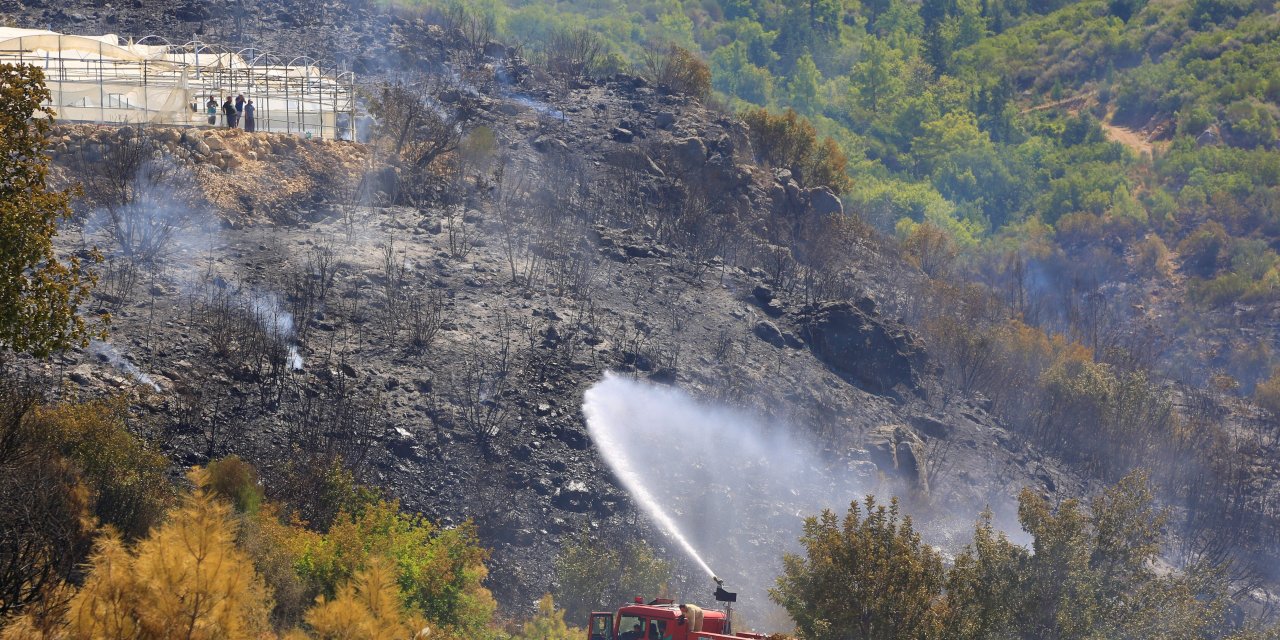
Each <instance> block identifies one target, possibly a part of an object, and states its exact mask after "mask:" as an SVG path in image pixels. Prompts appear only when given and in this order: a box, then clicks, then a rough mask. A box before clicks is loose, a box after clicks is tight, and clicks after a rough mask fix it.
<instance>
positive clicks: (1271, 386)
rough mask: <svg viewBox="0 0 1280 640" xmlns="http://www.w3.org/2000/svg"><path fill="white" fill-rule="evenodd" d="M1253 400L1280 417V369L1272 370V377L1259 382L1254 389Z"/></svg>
mask: <svg viewBox="0 0 1280 640" xmlns="http://www.w3.org/2000/svg"><path fill="white" fill-rule="evenodd" d="M1253 401H1254V402H1256V403H1258V406H1260V407H1262V408H1263V409H1266V410H1267V411H1270V412H1271V415H1272V416H1276V417H1280V369H1276V370H1274V371H1272V372H1271V377H1270V378H1267V379H1266V380H1263V381H1262V382H1259V383H1258V386H1256V387H1254V389H1253Z"/></svg>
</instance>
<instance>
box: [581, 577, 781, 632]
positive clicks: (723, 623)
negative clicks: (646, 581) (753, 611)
mask: <svg viewBox="0 0 1280 640" xmlns="http://www.w3.org/2000/svg"><path fill="white" fill-rule="evenodd" d="M716 600H718V601H720V602H725V603H732V602H734V601H736V600H737V594H735V593H731V592H728V591H725V590H724V588H723V587H717V588H716ZM693 611H696V612H697V613H693ZM698 614H701V615H698ZM699 619H700V620H699ZM731 625H732V622H731V620H730V617H729V614H728V613H727V612H726V611H716V610H714V609H698V608H696V607H695V608H693V609H692V610H690V609H688V608H686V605H678V604H676V603H675V602H674V601H673V600H670V599H667V598H658V599H656V600H653V601H651V602H649V603H648V604H645V602H644V599H643V598H636V601H635V604H630V605H627V606H624V607H622V608H620V609H618V610H617V612H610V611H596V612H592V614H591V620H590V623H589V624H588V625H587V634H588V635H587V638H588V640H742V639H743V638H752V639H756V640H763V639H764V637H765V636H763V635H761V634H758V633H737V634H734V633H733V629H732V626H731ZM694 627H698V628H696V629H695V628H694Z"/></svg>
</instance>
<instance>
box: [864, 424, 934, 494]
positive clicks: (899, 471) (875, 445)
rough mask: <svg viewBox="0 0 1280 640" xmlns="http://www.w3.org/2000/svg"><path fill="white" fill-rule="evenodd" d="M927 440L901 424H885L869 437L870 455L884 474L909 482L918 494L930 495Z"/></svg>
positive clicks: (874, 430)
mask: <svg viewBox="0 0 1280 640" xmlns="http://www.w3.org/2000/svg"><path fill="white" fill-rule="evenodd" d="M923 450H924V441H922V440H921V439H920V436H917V435H916V434H915V432H913V431H912V430H911V429H908V428H907V427H904V426H901V425H884V426H881V427H877V428H876V429H873V430H872V431H871V432H870V433H868V434H867V452H868V453H870V454H871V461H872V462H874V463H875V465H876V466H877V467H879V468H880V471H882V472H883V473H885V474H887V475H891V476H897V477H899V478H902V479H903V480H906V481H908V482H909V483H911V485H912V486H914V487H915V488H916V489H917V490H918V491H921V492H923V493H928V491H929V481H928V473H927V472H926V470H925V466H924V464H925V461H924V457H923V455H922V452H923Z"/></svg>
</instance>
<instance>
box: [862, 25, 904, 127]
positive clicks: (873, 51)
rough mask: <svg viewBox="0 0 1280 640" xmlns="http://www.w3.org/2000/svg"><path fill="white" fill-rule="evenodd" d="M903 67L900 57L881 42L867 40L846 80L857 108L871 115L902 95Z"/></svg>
mask: <svg viewBox="0 0 1280 640" xmlns="http://www.w3.org/2000/svg"><path fill="white" fill-rule="evenodd" d="M905 73H906V64H905V62H904V61H903V58H902V53H901V52H900V51H898V50H896V49H894V48H892V47H890V46H889V45H888V44H887V43H885V42H884V41H883V40H881V39H879V38H875V37H871V38H867V39H866V40H865V41H864V43H863V45H862V59H861V60H859V61H858V62H857V64H855V65H853V71H852V72H851V73H850V74H849V80H850V81H851V82H852V84H853V88H854V90H855V91H856V92H857V94H858V99H859V106H861V107H862V108H863V109H866V110H867V111H870V112H871V113H873V114H877V113H879V112H880V110H881V109H882V108H884V106H885V105H886V104H888V103H891V102H893V101H894V100H895V99H896V98H897V97H898V96H900V95H901V94H902V91H903V89H904V88H905V87H906V78H904V77H903V76H904V75H905Z"/></svg>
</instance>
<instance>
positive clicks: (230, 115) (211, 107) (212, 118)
mask: <svg viewBox="0 0 1280 640" xmlns="http://www.w3.org/2000/svg"><path fill="white" fill-rule="evenodd" d="M204 107H205V110H206V111H207V112H208V114H209V124H217V123H218V98H217V97H215V96H209V101H208V102H205V103H204ZM257 109H258V108H257V107H255V106H253V100H245V99H244V94H243V93H242V94H240V95H238V96H236V99H235V102H232V101H231V96H227V99H226V100H225V101H224V102H223V103H222V124H223V126H225V127H228V128H230V129H235V128H236V127H239V126H241V125H242V124H243V127H244V130H245V131H254V130H255V123H254V115H255V113H256V112H257Z"/></svg>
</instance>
